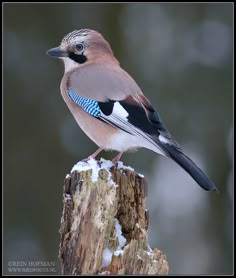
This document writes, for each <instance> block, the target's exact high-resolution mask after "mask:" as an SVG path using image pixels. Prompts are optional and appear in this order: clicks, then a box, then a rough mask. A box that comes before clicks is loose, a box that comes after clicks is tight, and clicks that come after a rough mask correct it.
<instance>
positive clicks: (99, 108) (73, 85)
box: [67, 64, 180, 152]
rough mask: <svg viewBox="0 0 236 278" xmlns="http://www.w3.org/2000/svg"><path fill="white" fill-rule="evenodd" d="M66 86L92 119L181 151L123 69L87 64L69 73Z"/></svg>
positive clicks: (75, 100)
mask: <svg viewBox="0 0 236 278" xmlns="http://www.w3.org/2000/svg"><path fill="white" fill-rule="evenodd" d="M67 84H68V87H69V96H70V98H71V99H72V100H73V101H74V102H76V103H77V104H78V105H80V106H81V107H82V108H83V109H84V110H85V111H86V112H88V113H90V114H91V115H92V116H95V117H97V118H99V119H100V120H103V121H104V122H107V123H109V124H111V125H113V126H116V127H118V128H120V129H122V130H123V131H125V132H127V133H129V134H132V135H135V136H138V137H140V138H141V139H144V140H147V141H149V142H152V144H154V145H155V146H156V147H158V148H159V149H160V147H161V146H162V144H163V143H168V144H171V145H174V146H175V147H177V148H179V149H180V146H179V145H178V143H177V142H176V141H175V140H174V139H173V138H172V137H171V135H170V133H169V132H168V130H167V129H166V127H165V126H164V124H163V122H162V120H161V118H160V116H159V115H158V113H157V112H156V111H155V109H154V108H153V106H152V105H151V103H150V102H149V101H148V99H147V98H146V97H145V96H144V95H143V94H142V92H141V90H140V88H139V86H138V85H137V84H136V82H135V81H134V80H133V78H132V77H131V76H130V75H129V74H128V73H127V72H126V71H124V70H123V69H122V68H120V67H118V66H114V65H109V64H108V65H101V64H92V65H88V66H86V67H83V68H81V69H77V70H76V71H74V72H73V73H72V74H70V77H69V78H68V81H67ZM85 106H86V107H85ZM159 135H161V136H160V137H159ZM162 152H163V150H162Z"/></svg>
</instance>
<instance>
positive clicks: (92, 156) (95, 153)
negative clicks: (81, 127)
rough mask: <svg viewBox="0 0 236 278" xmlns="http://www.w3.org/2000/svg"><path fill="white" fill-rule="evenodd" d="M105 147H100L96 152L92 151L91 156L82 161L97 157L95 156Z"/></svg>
mask: <svg viewBox="0 0 236 278" xmlns="http://www.w3.org/2000/svg"><path fill="white" fill-rule="evenodd" d="M103 149H104V148H103V147H100V148H99V149H97V150H96V152H94V153H92V154H91V155H90V156H89V157H87V158H85V159H83V160H82V161H84V162H87V161H88V160H89V159H91V158H93V159H95V157H96V156H97V155H98V154H99V153H100V152H101V151H102V150H103Z"/></svg>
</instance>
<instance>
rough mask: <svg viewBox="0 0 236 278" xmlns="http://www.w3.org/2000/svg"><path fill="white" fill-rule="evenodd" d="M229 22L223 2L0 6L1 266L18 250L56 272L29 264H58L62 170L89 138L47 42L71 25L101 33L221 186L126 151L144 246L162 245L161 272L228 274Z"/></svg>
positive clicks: (88, 147) (86, 149)
mask: <svg viewBox="0 0 236 278" xmlns="http://www.w3.org/2000/svg"><path fill="white" fill-rule="evenodd" d="M232 24H233V6H232V4H158V3H153V4H148V3H145V4H144V3H143V4H141V3H132V4H99V3H97V4H94V3H91V4H82V3H80V4H79V3H78V4H70V3H66V4H4V5H3V47H4V48H3V59H4V60H3V81H4V83H3V124H4V127H3V140H4V142H3V154H4V156H3V162H4V165H3V171H4V172H3V173H4V178H3V209H4V211H3V217H4V218H3V231H4V234H3V244H4V245H3V248H4V249H3V255H4V258H3V271H4V274H9V273H10V272H9V271H10V270H12V269H9V268H11V266H12V264H13V262H22V261H23V262H39V261H41V262H55V264H56V265H55V272H54V271H50V272H49V273H48V272H47V273H37V274H49V275H50V274H59V273H60V262H59V260H58V247H59V240H60V237H59V232H58V230H59V227H60V217H61V213H62V190H63V188H62V186H63V181H64V178H65V175H66V174H67V173H69V172H70V170H71V168H72V167H73V165H74V164H75V163H76V162H78V161H79V160H81V159H83V158H85V157H87V156H88V155H89V154H91V153H92V152H94V151H95V150H96V146H95V145H94V144H93V143H92V141H90V139H89V138H87V137H86V136H85V135H84V134H83V132H82V131H81V130H80V129H79V127H78V126H77V124H76V122H75V120H74V118H73V117H72V115H71V114H70V112H69V110H68V108H67V107H66V105H65V103H64V102H63V100H62V97H61V95H60V89H59V86H60V80H61V78H62V75H63V64H62V62H61V61H59V60H56V59H52V58H50V57H49V56H47V55H46V54H45V53H46V51H47V50H48V49H49V48H52V47H55V46H57V45H59V43H60V41H61V39H62V38H63V36H64V35H66V34H67V33H68V32H71V31H73V30H76V29H81V28H92V29H95V30H98V31H99V32H101V33H102V34H103V35H104V37H105V38H106V39H107V40H108V41H109V43H110V44H111V47H112V49H113V51H114V53H115V56H116V57H117V58H118V59H119V61H120V63H121V66H122V67H123V68H124V69H125V70H126V71H127V72H128V73H129V74H130V75H131V76H132V77H133V78H134V79H135V80H136V81H137V83H138V84H139V86H140V87H141V89H142V91H143V93H144V94H145V95H146V96H147V97H148V99H149V100H150V101H151V102H152V104H153V106H154V107H155V108H156V109H157V110H158V112H159V113H160V115H161V117H162V119H163V120H164V122H165V124H166V126H167V127H168V128H169V130H170V131H171V133H172V135H173V136H174V137H175V138H176V139H177V140H178V141H179V143H180V144H181V145H182V147H183V149H184V150H185V151H186V153H187V154H189V155H190V156H191V157H192V158H193V159H194V160H195V161H196V162H197V163H198V164H199V166H200V167H201V168H202V169H203V170H204V171H205V172H207V174H208V175H209V176H210V177H211V178H212V180H213V181H214V182H215V184H216V185H217V186H218V188H219V189H220V193H219V194H216V193H212V192H210V193H209V192H206V191H203V190H202V189H201V188H200V187H198V186H197V184H196V183H195V182H194V181H193V180H192V179H191V178H190V177H189V176H188V175H187V174H186V173H185V172H184V171H183V170H182V169H181V168H180V167H179V166H178V165H176V164H175V163H173V162H172V161H170V160H168V159H167V158H164V157H161V156H160V155H157V154H155V153H152V152H151V151H149V150H144V149H141V150H139V151H138V152H136V153H127V154H125V155H124V156H123V158H122V160H123V162H124V163H125V164H126V165H129V166H131V167H133V168H135V170H136V171H138V172H140V173H143V174H144V175H145V177H146V180H147V182H148V209H149V211H150V219H149V220H150V221H149V222H150V226H149V244H150V246H151V247H152V248H154V247H158V248H159V249H161V250H162V251H163V252H164V253H165V254H166V255H167V260H168V262H169V265H170V274H230V273H232V271H233V263H232V260H233V259H232V258H233V256H232V252H233V246H232V245H233V234H232V229H233V219H232V218H233V215H232V210H233V197H232V192H233V170H232V161H233V159H232V153H233V143H232V137H233V120H232V118H233V116H232V111H233V109H232V107H233V104H232V101H233V92H232V90H233V87H232V86H233V85H232V83H233V77H232V74H233V73H232V63H233V62H232V60H233V49H232V45H233V42H232ZM115 155H116V153H115V152H113V153H110V152H102V154H101V156H102V157H104V158H107V159H112V158H113V157H114V156H115ZM21 269H22V268H21ZM17 274H22V273H19V272H18V273H17ZM24 274H25V273H24ZM30 274H32V275H34V274H35V273H34V272H31V273H30Z"/></svg>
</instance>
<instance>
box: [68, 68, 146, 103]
mask: <svg viewBox="0 0 236 278" xmlns="http://www.w3.org/2000/svg"><path fill="white" fill-rule="evenodd" d="M66 83H67V86H68V88H69V87H71V88H73V89H74V90H75V92H77V93H78V94H79V95H80V96H82V97H87V98H91V99H94V100H97V101H101V102H105V101H107V100H108V99H112V100H122V99H125V98H126V97H128V96H129V95H136V94H137V93H138V92H140V91H141V90H140V88H139V86H138V85H137V84H136V82H135V81H134V80H133V78H132V77H131V76H130V75H129V74H128V73H127V72H126V71H124V70H123V69H122V68H120V67H119V66H117V65H113V64H103V65H101V64H88V65H86V66H84V67H82V68H80V69H76V70H75V71H74V72H72V73H70V74H69V76H68V79H67V80H66Z"/></svg>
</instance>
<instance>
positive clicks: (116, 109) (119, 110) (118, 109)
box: [112, 101, 129, 121]
mask: <svg viewBox="0 0 236 278" xmlns="http://www.w3.org/2000/svg"><path fill="white" fill-rule="evenodd" d="M112 114H115V115H117V116H119V117H120V118H122V119H124V120H126V121H128V119H127V117H128V116H129V113H128V112H127V111H126V110H125V109H124V107H122V105H120V103H119V102H118V101H116V102H115V103H114V106H113V111H112Z"/></svg>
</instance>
